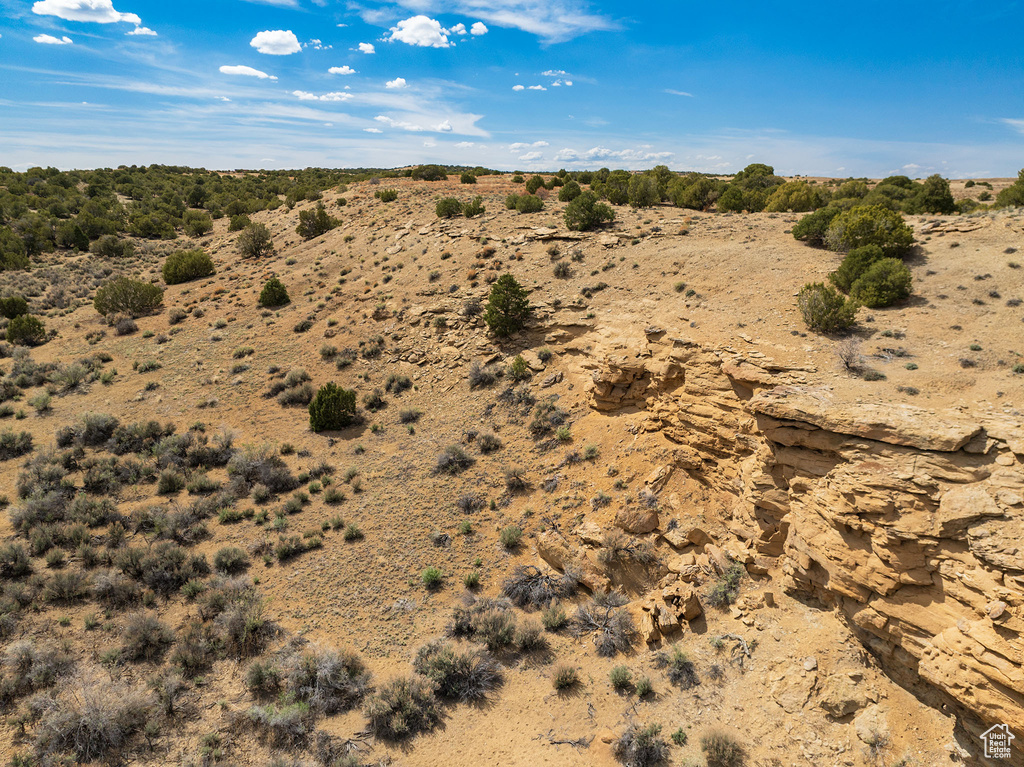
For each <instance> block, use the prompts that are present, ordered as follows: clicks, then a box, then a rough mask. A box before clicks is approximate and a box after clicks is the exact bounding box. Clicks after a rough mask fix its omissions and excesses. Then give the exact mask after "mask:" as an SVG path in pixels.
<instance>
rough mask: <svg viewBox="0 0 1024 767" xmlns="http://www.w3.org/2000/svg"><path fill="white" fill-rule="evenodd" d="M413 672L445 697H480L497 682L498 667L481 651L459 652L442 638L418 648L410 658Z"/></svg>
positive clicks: (463, 698) (475, 698)
mask: <svg viewBox="0 0 1024 767" xmlns="http://www.w3.org/2000/svg"><path fill="white" fill-rule="evenodd" d="M413 668H414V669H415V670H416V673H417V674H421V675H422V676H424V677H425V678H427V679H429V680H430V681H432V682H433V683H434V686H435V689H436V691H437V694H438V695H439V696H440V697H442V698H446V699H448V700H458V701H466V700H481V699H483V698H486V697H487V694H488V693H489V692H491V691H492V690H494V689H495V688H497V687H498V686H499V685H500V684H501V681H502V679H501V666H500V665H499V664H498V663H497V661H495V660H494V658H492V657H491V655H490V654H489V653H487V652H486V651H484V650H471V651H467V652H459V651H458V650H457V649H455V647H453V646H452V644H451V643H450V642H448V641H445V640H443V639H435V640H433V641H432V642H428V643H427V644H426V645H424V646H423V647H421V648H420V649H419V651H418V652H417V653H416V658H415V659H414V660H413Z"/></svg>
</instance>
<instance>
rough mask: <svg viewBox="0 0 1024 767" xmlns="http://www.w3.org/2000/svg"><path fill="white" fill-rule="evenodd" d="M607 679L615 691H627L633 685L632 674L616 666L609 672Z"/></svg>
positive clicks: (624, 667)
mask: <svg viewBox="0 0 1024 767" xmlns="http://www.w3.org/2000/svg"><path fill="white" fill-rule="evenodd" d="M608 678H609V680H611V683H612V687H614V688H615V689H616V690H628V689H629V687H630V685H631V684H632V683H633V672H632V671H630V670H629V668H628V667H626V666H616V667H615V668H613V669H612V670H611V673H610V674H609V675H608Z"/></svg>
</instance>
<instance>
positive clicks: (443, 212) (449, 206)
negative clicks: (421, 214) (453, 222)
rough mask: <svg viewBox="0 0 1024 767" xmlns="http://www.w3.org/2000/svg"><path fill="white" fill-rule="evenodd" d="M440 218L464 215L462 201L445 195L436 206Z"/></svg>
mask: <svg viewBox="0 0 1024 767" xmlns="http://www.w3.org/2000/svg"><path fill="white" fill-rule="evenodd" d="M434 212H435V213H436V214H437V217H438V218H455V217H456V216H461V215H462V203H461V202H459V201H458V200H456V199H455V198H454V197H443V198H441V199H440V200H438V201H437V205H435V206H434Z"/></svg>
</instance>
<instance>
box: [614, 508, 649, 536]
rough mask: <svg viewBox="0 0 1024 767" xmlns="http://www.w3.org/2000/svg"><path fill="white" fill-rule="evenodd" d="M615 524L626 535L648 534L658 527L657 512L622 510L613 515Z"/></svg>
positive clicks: (634, 509) (635, 509)
mask: <svg viewBox="0 0 1024 767" xmlns="http://www.w3.org/2000/svg"><path fill="white" fill-rule="evenodd" d="M615 524H616V526H617V527H621V528H622V529H623V530H625V531H626V532H627V533H634V534H639V533H649V532H651V531H652V530H656V529H657V527H658V512H657V511H655V510H654V509H637V508H622V509H619V511H618V513H617V514H616V515H615Z"/></svg>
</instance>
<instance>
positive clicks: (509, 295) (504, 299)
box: [484, 274, 530, 337]
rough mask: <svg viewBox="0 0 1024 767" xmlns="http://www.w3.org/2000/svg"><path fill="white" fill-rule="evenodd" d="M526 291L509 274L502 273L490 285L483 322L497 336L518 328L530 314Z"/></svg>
mask: <svg viewBox="0 0 1024 767" xmlns="http://www.w3.org/2000/svg"><path fill="white" fill-rule="evenodd" d="M527 296H528V293H527V292H526V289H525V288H523V286H522V285H520V284H519V282H517V281H516V278H515V277H513V276H512V275H511V274H503V275H501V276H500V277H499V278H498V279H497V280H495V281H494V285H492V286H491V294H490V297H489V298H488V299H487V307H486V309H485V310H484V322H486V323H487V327H489V328H490V329H491V331H492V332H493V333H494V334H495V335H496V336H499V337H504V336H509V335H511V334H512V333H515V332H516V331H518V330H520V329H521V328H522V327H523V326H524V325H525V324H526V320H527V318H528V317H529V316H530V301H529V299H528V297H527Z"/></svg>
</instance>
